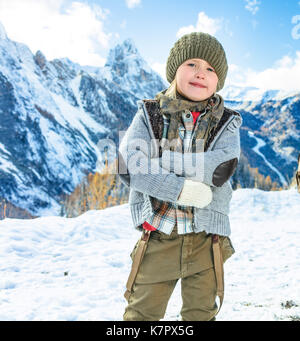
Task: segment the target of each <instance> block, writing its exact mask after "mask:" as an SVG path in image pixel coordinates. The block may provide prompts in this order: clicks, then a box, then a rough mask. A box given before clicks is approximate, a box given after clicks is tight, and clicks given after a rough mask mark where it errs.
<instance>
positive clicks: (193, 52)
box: [166, 32, 228, 91]
mask: <svg viewBox="0 0 300 341" xmlns="http://www.w3.org/2000/svg"><path fill="white" fill-rule="evenodd" d="M192 58H200V59H204V60H205V61H207V62H208V63H209V64H210V65H211V66H212V67H213V68H214V69H215V72H216V74H217V76H218V84H217V89H216V91H219V90H221V89H222V88H223V86H224V82H225V78H226V76H227V71H228V65H227V60H226V55H225V51H224V49H223V46H222V45H221V44H220V42H219V41H218V40H217V39H216V38H215V37H213V36H211V35H210V34H208V33H204V32H192V33H189V34H185V35H184V36H182V37H181V38H180V39H178V40H177V41H176V43H175V44H174V46H173V47H172V49H171V51H170V54H169V57H168V60H167V68H166V76H167V80H168V82H169V83H171V82H172V81H173V80H174V78H175V75H176V71H177V69H178V68H179V66H180V65H181V64H182V63H183V62H184V61H186V60H188V59H192Z"/></svg>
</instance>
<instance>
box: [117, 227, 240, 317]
mask: <svg viewBox="0 0 300 341" xmlns="http://www.w3.org/2000/svg"><path fill="white" fill-rule="evenodd" d="M220 242H221V248H222V255H223V260H224V261H226V259H228V258H229V257H230V256H231V255H232V254H233V253H234V249H233V247H232V244H231V241H230V239H229V238H228V237H222V236H221V237H220ZM137 245H138V242H137V243H136V245H135V247H134V249H133V251H132V253H131V258H132V259H133V257H134V255H135V251H136V248H137ZM178 279H181V295H182V309H181V317H182V320H183V321H209V320H212V319H214V316H215V314H216V313H217V310H218V308H217V305H216V302H215V301H216V278H215V271H214V266H213V254H212V239H211V235H210V234H207V233H206V232H200V233H189V234H185V235H179V234H177V229H176V226H175V228H174V230H173V232H172V233H171V235H166V234H164V233H162V232H159V231H155V232H151V235H150V239H149V242H148V246H147V249H146V252H145V255H144V258H143V260H142V263H141V265H140V268H139V271H138V274H137V276H136V280H135V282H134V285H133V290H132V293H131V294H130V296H129V298H128V305H127V307H126V309H125V313H124V315H123V319H124V321H159V320H160V319H162V318H163V317H164V315H165V311H166V307H167V304H168V301H169V299H170V296H171V294H172V292H173V290H174V288H175V285H176V283H177V281H178Z"/></svg>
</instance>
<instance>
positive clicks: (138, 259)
mask: <svg viewBox="0 0 300 341" xmlns="http://www.w3.org/2000/svg"><path fill="white" fill-rule="evenodd" d="M150 232H151V231H148V230H143V233H142V236H141V239H140V240H139V243H138V246H137V250H136V253H135V255H134V257H133V262H132V266H131V271H130V274H129V277H128V280H127V284H126V289H127V290H126V292H125V294H124V297H125V298H126V300H127V301H128V299H129V296H130V294H131V293H132V287H133V284H134V281H135V278H136V275H137V273H138V270H139V267H140V265H141V263H142V260H143V257H144V254H145V251H146V248H147V244H148V241H149V237H150Z"/></svg>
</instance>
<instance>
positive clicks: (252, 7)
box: [245, 0, 261, 15]
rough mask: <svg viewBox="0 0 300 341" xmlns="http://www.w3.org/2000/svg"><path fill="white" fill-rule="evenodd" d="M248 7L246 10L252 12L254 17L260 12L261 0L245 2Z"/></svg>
mask: <svg viewBox="0 0 300 341" xmlns="http://www.w3.org/2000/svg"><path fill="white" fill-rule="evenodd" d="M245 1H246V5H245V8H246V10H248V11H249V12H251V13H252V14H253V15H254V14H256V12H257V11H258V10H259V5H260V4H261V2H260V1H259V0H245Z"/></svg>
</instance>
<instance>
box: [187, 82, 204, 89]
mask: <svg viewBox="0 0 300 341" xmlns="http://www.w3.org/2000/svg"><path fill="white" fill-rule="evenodd" d="M190 84H191V85H192V86H194V87H195V88H206V86H204V85H201V84H197V83H190Z"/></svg>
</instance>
